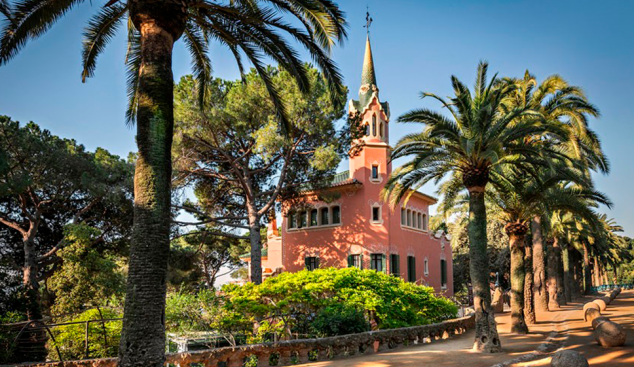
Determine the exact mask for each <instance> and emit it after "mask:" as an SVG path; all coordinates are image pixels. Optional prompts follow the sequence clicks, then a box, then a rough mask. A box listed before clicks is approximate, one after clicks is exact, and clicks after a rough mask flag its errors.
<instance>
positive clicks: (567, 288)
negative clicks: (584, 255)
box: [561, 244, 573, 302]
mask: <svg viewBox="0 0 634 367" xmlns="http://www.w3.org/2000/svg"><path fill="white" fill-rule="evenodd" d="M561 256H562V260H563V265H564V296H565V297H566V302H572V287H573V286H572V272H571V269H570V250H569V249H568V244H565V245H564V246H562V248H561Z"/></svg>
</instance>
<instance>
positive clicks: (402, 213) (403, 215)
mask: <svg viewBox="0 0 634 367" xmlns="http://www.w3.org/2000/svg"><path fill="white" fill-rule="evenodd" d="M406 216H407V214H406V212H405V208H401V224H402V225H405V217H406Z"/></svg>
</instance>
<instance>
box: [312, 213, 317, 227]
mask: <svg viewBox="0 0 634 367" xmlns="http://www.w3.org/2000/svg"><path fill="white" fill-rule="evenodd" d="M316 225H317V209H312V210H311V211H310V226H311V227H313V226H316Z"/></svg>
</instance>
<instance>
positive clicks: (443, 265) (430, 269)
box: [245, 38, 453, 296]
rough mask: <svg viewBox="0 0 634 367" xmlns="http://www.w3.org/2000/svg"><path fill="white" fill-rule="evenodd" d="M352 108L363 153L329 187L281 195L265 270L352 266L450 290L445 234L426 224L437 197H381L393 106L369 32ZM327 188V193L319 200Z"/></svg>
mask: <svg viewBox="0 0 634 367" xmlns="http://www.w3.org/2000/svg"><path fill="white" fill-rule="evenodd" d="M349 110H350V112H351V113H355V112H359V113H360V116H361V117H362V119H363V122H364V123H365V124H366V125H367V135H366V136H365V137H364V138H363V140H364V144H363V148H362V150H361V152H360V154H358V155H356V156H355V157H353V158H351V159H350V169H349V170H348V171H345V172H341V173H339V174H337V176H336V177H335V178H334V180H333V182H332V184H331V185H330V186H329V187H327V188H324V189H322V190H321V191H320V192H319V193H315V192H307V193H306V198H305V200H304V205H302V206H301V208H293V207H291V206H290V204H287V203H283V205H282V207H284V208H285V209H284V213H282V225H281V233H279V230H278V228H277V223H276V221H275V220H272V221H271V223H270V224H269V228H268V232H267V248H266V249H265V251H264V252H263V257H262V267H263V273H264V276H265V277H266V276H271V275H272V274H275V273H279V272H282V271H291V272H294V271H299V270H302V269H305V268H308V269H309V270H312V269H315V268H317V267H330V266H334V267H347V266H356V267H359V268H362V269H374V270H377V271H383V272H387V273H388V274H393V275H395V276H399V277H401V278H403V279H405V280H407V281H411V282H417V283H419V284H425V285H429V286H432V287H434V288H435V290H436V291H437V292H438V293H444V294H445V295H447V296H452V295H453V268H452V258H451V246H450V243H449V240H448V239H447V238H446V237H445V236H444V235H442V234H438V235H436V234H434V233H431V231H430V230H429V229H428V218H429V206H430V205H433V204H435V203H436V199H435V198H433V197H431V196H429V195H426V194H423V193H420V192H414V193H413V195H412V196H411V198H410V199H409V200H408V201H407V203H406V204H405V205H404V203H400V204H399V206H398V207H397V208H396V209H395V210H393V211H391V210H390V208H389V206H388V204H387V203H384V202H383V201H381V199H380V192H381V190H382V189H383V186H384V185H385V182H386V180H387V178H388V176H389V175H390V173H391V171H392V164H391V162H390V161H389V155H390V145H389V136H390V109H389V104H388V103H387V102H381V100H380V98H379V88H378V86H377V83H376V77H375V72H374V63H373V58H372V50H371V48H370V40H369V38H368V40H367V42H366V49H365V56H364V60H363V72H362V82H361V88H360V89H359V100H351V101H350V104H349ZM324 194H328V195H324ZM324 196H327V197H329V198H330V200H328V202H325V201H320V199H319V198H320V197H324ZM306 203H307V204H308V205H306ZM245 260H246V261H248V260H249V259H248V258H247V259H245Z"/></svg>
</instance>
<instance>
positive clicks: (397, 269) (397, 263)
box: [396, 255, 401, 276]
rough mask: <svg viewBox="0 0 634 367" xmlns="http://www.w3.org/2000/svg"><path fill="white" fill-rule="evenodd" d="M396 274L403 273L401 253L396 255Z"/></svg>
mask: <svg viewBox="0 0 634 367" xmlns="http://www.w3.org/2000/svg"><path fill="white" fill-rule="evenodd" d="M396 274H397V275H398V276H400V275H401V255H396Z"/></svg>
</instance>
